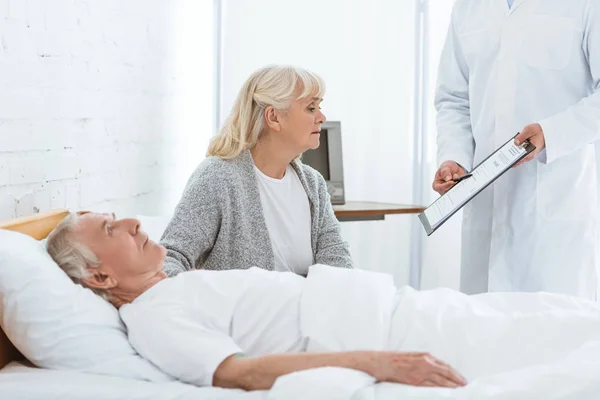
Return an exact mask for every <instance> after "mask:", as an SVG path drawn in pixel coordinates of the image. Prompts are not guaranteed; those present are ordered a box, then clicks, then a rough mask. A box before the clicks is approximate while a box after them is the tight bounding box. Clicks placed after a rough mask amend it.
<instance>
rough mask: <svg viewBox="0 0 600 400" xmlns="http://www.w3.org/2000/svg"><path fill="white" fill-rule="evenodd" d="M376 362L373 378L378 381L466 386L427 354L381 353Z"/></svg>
mask: <svg viewBox="0 0 600 400" xmlns="http://www.w3.org/2000/svg"><path fill="white" fill-rule="evenodd" d="M377 361H378V363H377V366H376V368H375V371H374V375H373V376H374V377H375V378H377V380H379V381H385V382H396V383H403V384H406V385H413V386H439V387H451V388H456V387H461V386H464V385H466V384H467V381H466V379H465V378H463V377H462V376H461V375H460V374H459V373H458V372H456V371H455V370H454V369H453V368H452V367H451V366H449V365H448V364H446V363H445V362H443V361H440V360H438V359H437V358H435V357H433V356H432V355H430V354H428V353H399V352H381V353H379V354H378V360H377Z"/></svg>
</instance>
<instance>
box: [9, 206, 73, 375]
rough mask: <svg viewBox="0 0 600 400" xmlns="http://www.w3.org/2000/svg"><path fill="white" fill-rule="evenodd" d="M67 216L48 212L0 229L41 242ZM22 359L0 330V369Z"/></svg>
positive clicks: (62, 211)
mask: <svg viewBox="0 0 600 400" xmlns="http://www.w3.org/2000/svg"><path fill="white" fill-rule="evenodd" d="M67 215H69V211H68V210H54V211H49V212H46V213H40V214H36V215H33V216H30V217H22V218H16V219H13V220H10V221H6V222H0V229H7V230H10V231H16V232H21V233H24V234H26V235H29V236H31V237H33V238H35V239H37V240H41V239H44V238H45V237H46V236H48V234H49V233H50V232H52V230H53V229H54V228H55V227H56V225H58V223H59V222H60V221H62V220H63V219H64V218H65V217H66V216H67ZM23 358H24V357H23V355H22V354H21V353H19V351H18V350H17V349H16V348H15V346H13V345H12V343H11V342H10V340H8V338H7V337H6V335H5V334H4V332H3V331H2V329H1V328H0V369H2V368H3V367H4V366H5V365H6V364H8V363H9V362H11V361H18V360H22V359H23Z"/></svg>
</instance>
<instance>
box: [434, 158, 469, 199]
mask: <svg viewBox="0 0 600 400" xmlns="http://www.w3.org/2000/svg"><path fill="white" fill-rule="evenodd" d="M465 174H466V172H465V170H464V169H463V168H462V167H461V166H460V165H458V164H457V163H456V162H454V161H444V162H443V163H442V165H440V169H438V171H437V172H436V173H435V178H433V185H431V187H432V188H433V190H435V191H436V192H438V193H439V194H441V195H442V194H444V193H446V192H447V191H448V190H450V188H451V187H452V186H454V185H455V184H456V183H455V182H454V181H453V179H456V178H460V177H461V176H464V175H465Z"/></svg>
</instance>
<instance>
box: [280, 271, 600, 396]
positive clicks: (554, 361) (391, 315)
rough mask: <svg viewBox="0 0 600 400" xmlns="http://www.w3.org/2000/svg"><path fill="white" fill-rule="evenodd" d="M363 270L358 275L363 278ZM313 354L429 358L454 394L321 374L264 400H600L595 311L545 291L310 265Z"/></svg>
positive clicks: (329, 371)
mask: <svg viewBox="0 0 600 400" xmlns="http://www.w3.org/2000/svg"><path fill="white" fill-rule="evenodd" d="M363 272H364V273H363ZM301 321H302V329H303V332H304V333H305V334H306V335H308V336H309V337H310V344H309V351H347V350H364V349H373V350H382V349H388V350H399V351H428V352H430V353H431V354H432V355H434V356H436V357H438V358H440V359H442V360H444V361H446V362H448V363H450V364H451V365H452V366H454V367H455V368H456V369H457V370H458V371H459V372H460V373H461V374H463V375H464V376H465V377H466V378H467V380H468V381H469V385H467V386H466V387H464V388H460V389H441V388H416V387H411V386H405V385H400V384H389V383H379V384H376V383H375V380H374V379H373V378H372V377H370V376H369V375H367V374H363V373H361V372H358V371H353V370H347V369H343V368H321V369H316V370H308V371H303V372H298V373H294V374H290V375H287V376H283V377H281V378H280V379H279V380H278V381H277V382H276V383H275V386H274V387H273V389H272V390H271V392H270V393H269V396H268V398H269V399H271V400H279V399H287V400H293V399H300V398H307V397H306V394H307V390H309V391H310V398H319V399H322V400H326V399H332V400H333V399H351V398H354V399H359V400H360V399H378V400H384V399H388V398H389V399H398V398H411V399H419V398H422V399H482V398H485V399H515V398H518V399H521V398H524V399H525V398H526V399H530V398H543V399H546V400H550V399H556V400H558V399H588V398H589V399H599V398H600V305H599V304H597V303H593V302H588V301H584V300H578V299H575V298H570V297H565V296H560V295H551V294H525V293H511V294H508V293H506V294H504V293H491V294H484V295H478V296H466V295H463V294H460V293H458V292H455V291H450V290H447V289H437V290H432V291H423V292H418V291H415V290H413V289H411V288H408V287H406V288H402V289H400V290H396V288H395V287H394V285H393V282H392V280H391V277H389V276H388V275H385V274H377V273H372V272H366V271H361V272H357V271H356V270H355V271H352V272H350V271H347V270H343V269H338V268H330V267H326V266H314V267H312V268H311V271H310V273H309V276H308V278H307V283H306V289H305V292H304V295H303V298H302V312H301Z"/></svg>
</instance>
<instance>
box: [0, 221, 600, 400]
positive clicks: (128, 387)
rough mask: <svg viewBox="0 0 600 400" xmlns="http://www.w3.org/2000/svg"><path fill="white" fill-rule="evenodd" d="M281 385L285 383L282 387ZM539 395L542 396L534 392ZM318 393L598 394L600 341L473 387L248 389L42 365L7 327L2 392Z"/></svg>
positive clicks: (29, 224) (16, 225) (2, 341)
mask: <svg viewBox="0 0 600 400" xmlns="http://www.w3.org/2000/svg"><path fill="white" fill-rule="evenodd" d="M67 214H68V212H67V211H66V210H56V211H52V212H48V213H45V214H39V215H35V216H31V217H26V218H18V219H15V220H12V221H8V222H6V223H0V229H7V230H11V231H17V232H21V233H24V234H26V235H28V236H30V237H32V238H34V239H36V240H42V239H44V238H45V237H46V236H47V235H48V234H49V232H51V231H52V229H53V228H54V227H55V226H56V224H58V223H59V222H60V221H61V220H62V219H63V218H64V217H65V216H66V215H67ZM142 229H143V228H142ZM1 232H2V231H0V233H1ZM1 245H2V244H1V243H0V246H1ZM3 267H4V268H6V265H2V260H1V259H0V268H3ZM2 295H3V294H2V293H0V300H2ZM40 301H42V300H40ZM0 305H1V303H0ZM0 311H2V310H0ZM0 315H1V313H0ZM515 340H518V338H515ZM549 351H552V349H549ZM596 377H597V379H596ZM293 378H298V379H293ZM280 381H282V382H281V385H280V386H278V384H279V382H280ZM278 388H279V389H280V390H277V389H278ZM532 395H533V396H534V397H531V396H532ZM524 396H525V397H524ZM540 396H542V397H540ZM312 398H318V399H320V400H328V399H349V400H388V399H399V398H411V399H431V400H434V399H481V398H486V399H514V398H544V399H547V400H548V399H561V400H562V399H577V400H587V399H589V400H597V399H600V343H590V344H589V345H588V346H586V348H585V349H582V351H579V352H577V354H574V355H573V356H570V357H569V358H568V359H566V360H565V362H563V363H560V364H559V365H552V366H546V365H541V366H532V367H531V368H528V369H523V370H521V371H515V372H510V373H504V374H498V375H495V376H491V377H489V378H485V379H481V380H477V381H475V382H471V383H470V385H469V386H467V387H466V388H465V390H453V389H443V388H421V387H412V386H405V385H399V384H389V383H375V382H374V380H373V379H372V377H369V376H366V374H363V373H361V372H359V371H352V370H343V369H336V368H322V369H315V370H308V371H302V372H300V373H296V374H290V375H288V376H284V377H281V378H280V379H279V380H278V381H277V382H276V384H275V386H274V389H273V390H271V391H255V392H244V391H241V390H228V389H220V388H210V387H204V388H201V387H196V386H193V385H189V384H185V383H182V382H178V381H170V382H151V381H148V380H141V379H131V378H124V377H121V376H108V375H100V374H94V373H86V372H77V371H72V370H65V369H62V370H56V369H46V368H38V367H35V366H34V365H33V364H32V363H30V362H29V361H28V360H26V359H25V358H24V357H23V355H22V354H21V353H20V352H19V351H18V350H17V349H16V348H15V346H13V344H12V343H11V341H10V340H9V339H8V338H7V336H6V335H5V334H4V332H3V331H2V330H1V329H0V400H4V399H19V400H38V399H39V400H42V399H43V400H54V399H56V400H59V399H60V400H74V399H78V400H79V399H81V400H87V399H103V400H124V399H128V400H136V399H161V400H170V399H183V400H187V399H194V400H204V399H223V400H230V399H231V400H258V399H265V400H280V399H282V400H283V399H285V400H295V399H312Z"/></svg>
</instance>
